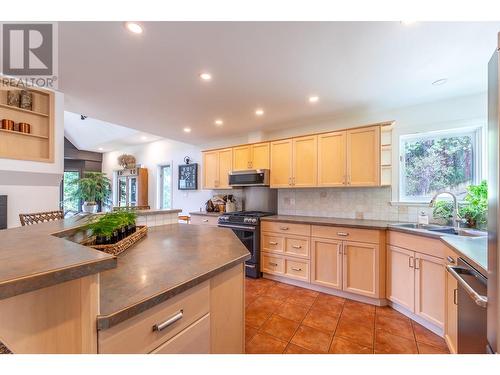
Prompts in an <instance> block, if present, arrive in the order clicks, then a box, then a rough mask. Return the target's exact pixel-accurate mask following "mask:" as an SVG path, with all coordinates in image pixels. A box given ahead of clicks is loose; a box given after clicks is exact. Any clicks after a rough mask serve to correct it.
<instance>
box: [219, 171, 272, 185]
mask: <svg viewBox="0 0 500 375" xmlns="http://www.w3.org/2000/svg"><path fill="white" fill-rule="evenodd" d="M229 185H230V186H269V169H253V170H245V171H231V172H229Z"/></svg>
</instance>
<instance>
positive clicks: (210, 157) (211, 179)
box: [202, 148, 233, 189]
mask: <svg viewBox="0 0 500 375" xmlns="http://www.w3.org/2000/svg"><path fill="white" fill-rule="evenodd" d="M232 169H233V149H232V148H226V149H222V150H215V151H205V152H203V174H202V179H203V188H204V189H228V188H229V187H230V186H229V172H230V171H231V170H232Z"/></svg>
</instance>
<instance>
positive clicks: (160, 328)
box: [153, 310, 184, 332]
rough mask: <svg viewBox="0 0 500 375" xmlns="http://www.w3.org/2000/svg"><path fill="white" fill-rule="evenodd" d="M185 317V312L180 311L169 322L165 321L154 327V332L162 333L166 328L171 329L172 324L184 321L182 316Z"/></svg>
mask: <svg viewBox="0 0 500 375" xmlns="http://www.w3.org/2000/svg"><path fill="white" fill-rule="evenodd" d="M183 315H184V310H179V312H177V313H176V314H175V315H173V316H171V317H170V318H168V319H167V320H165V321H164V322H163V323H158V324H155V325H154V326H153V331H156V332H161V331H163V330H164V329H165V328H167V327H170V326H171V325H172V324H174V323H175V322H177V321H179V320H181V319H182V316H183Z"/></svg>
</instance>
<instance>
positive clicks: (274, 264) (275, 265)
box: [269, 262, 278, 267]
mask: <svg viewBox="0 0 500 375" xmlns="http://www.w3.org/2000/svg"><path fill="white" fill-rule="evenodd" d="M269 265H270V266H274V267H278V263H273V262H269Z"/></svg>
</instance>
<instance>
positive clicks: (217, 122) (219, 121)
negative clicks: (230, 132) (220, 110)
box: [214, 119, 224, 126]
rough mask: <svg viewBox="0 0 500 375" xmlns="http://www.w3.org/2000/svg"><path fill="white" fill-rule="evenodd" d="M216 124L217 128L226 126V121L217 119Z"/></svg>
mask: <svg viewBox="0 0 500 375" xmlns="http://www.w3.org/2000/svg"><path fill="white" fill-rule="evenodd" d="M214 124H215V125H216V126H222V125H224V121H222V120H221V119H217V120H215V121H214Z"/></svg>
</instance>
